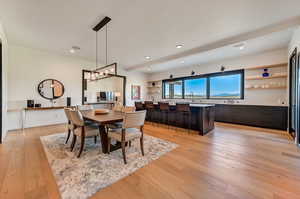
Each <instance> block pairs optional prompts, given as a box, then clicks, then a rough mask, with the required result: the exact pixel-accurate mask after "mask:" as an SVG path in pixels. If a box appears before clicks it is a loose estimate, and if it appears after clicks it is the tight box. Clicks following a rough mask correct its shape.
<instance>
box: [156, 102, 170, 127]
mask: <svg viewBox="0 0 300 199" xmlns="http://www.w3.org/2000/svg"><path fill="white" fill-rule="evenodd" d="M158 105H159V111H160V115H161V120H160V121H161V123H163V124H167V126H168V128H170V120H169V113H170V106H169V103H168V102H158Z"/></svg>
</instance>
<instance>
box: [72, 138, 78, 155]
mask: <svg viewBox="0 0 300 199" xmlns="http://www.w3.org/2000/svg"><path fill="white" fill-rule="evenodd" d="M76 138H77V136H76V135H75V134H73V139H72V144H71V152H72V151H73V149H74V147H75V144H76Z"/></svg>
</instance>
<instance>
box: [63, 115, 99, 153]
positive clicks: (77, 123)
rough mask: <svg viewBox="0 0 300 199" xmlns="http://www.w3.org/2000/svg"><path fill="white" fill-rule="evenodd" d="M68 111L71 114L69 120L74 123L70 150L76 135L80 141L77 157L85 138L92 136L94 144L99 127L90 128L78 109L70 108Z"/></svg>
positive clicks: (74, 142) (72, 147)
mask: <svg viewBox="0 0 300 199" xmlns="http://www.w3.org/2000/svg"><path fill="white" fill-rule="evenodd" d="M69 113H70V116H71V122H72V124H73V125H74V130H73V135H74V136H73V140H72V144H71V151H73V149H74V146H75V144H76V140H77V137H80V138H81V143H80V149H79V153H78V155H77V157H78V158H79V157H80V155H81V153H82V151H83V148H84V143H85V138H94V140H95V144H96V142H97V136H98V135H99V129H96V128H92V127H90V126H88V125H86V124H85V122H84V120H83V117H82V115H81V113H80V111H78V110H71V111H69Z"/></svg>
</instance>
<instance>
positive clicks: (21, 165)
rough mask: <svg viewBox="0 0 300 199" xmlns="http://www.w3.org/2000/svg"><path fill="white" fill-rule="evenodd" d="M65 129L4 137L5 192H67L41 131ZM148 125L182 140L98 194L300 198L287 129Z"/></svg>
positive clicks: (299, 154)
mask: <svg viewBox="0 0 300 199" xmlns="http://www.w3.org/2000/svg"><path fill="white" fill-rule="evenodd" d="M64 130H65V129H64V125H56V126H47V127H39V128H31V129H26V130H25V131H24V132H22V131H14V132H10V133H9V134H8V136H7V138H6V140H5V142H4V144H2V145H0V198H1V199H6V198H9V199H22V198H37V199H43V198H51V199H53V198H60V196H59V192H58V188H57V185H56V182H55V179H54V177H53V175H52V172H51V168H50V166H49V165H48V162H47V159H46V156H45V153H44V151H43V148H42V145H41V143H40V140H39V136H42V135H48V134H53V133H59V132H64ZM145 132H146V133H147V134H150V135H152V136H156V137H159V138H162V139H166V140H169V141H172V142H175V143H177V144H179V145H180V146H179V147H178V148H177V149H175V150H174V151H172V152H170V153H168V154H166V155H164V156H162V157H161V158H160V159H158V160H155V161H153V162H152V163H151V164H149V165H147V166H146V167H144V168H142V169H139V170H138V171H137V172H135V173H133V174H132V175H130V176H128V177H126V178H124V179H122V180H120V181H118V182H117V183H115V184H113V185H112V186H109V187H107V188H105V189H103V190H102V191H100V192H98V193H97V194H95V196H94V197H93V198H99V199H100V198H101V199H102V198H103V199H104V198H105V199H120V198H127V199H128V198H130V199H134V198H139V199H141V198H149V199H158V198H164V199H171V198H179V199H190V198H205V199H206V198H207V199H219V198H222V199H225V198H226V199H231V198H232V199H237V198H241V199H248V198H249V199H250V198H251V199H252V198H264V199H268V198H273V199H293V198H300V150H299V149H298V148H296V146H295V145H294V144H292V141H291V140H290V139H289V137H288V135H287V134H286V132H282V131H274V130H266V129H259V128H252V127H245V126H239V125H229V124H222V123H217V124H216V129H215V130H214V131H213V132H212V133H210V134H208V135H206V136H204V137H202V136H198V135H196V134H193V133H188V132H187V131H183V130H179V131H175V130H172V129H171V130H169V129H167V128H166V127H157V126H152V125H146V126H145Z"/></svg>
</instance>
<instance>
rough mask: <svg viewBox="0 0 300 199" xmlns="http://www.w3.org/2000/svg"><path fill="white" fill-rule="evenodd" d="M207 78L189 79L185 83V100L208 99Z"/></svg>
mask: <svg viewBox="0 0 300 199" xmlns="http://www.w3.org/2000/svg"><path fill="white" fill-rule="evenodd" d="M206 80H207V79H206V78H195V79H187V80H185V81H184V98H185V99H193V98H206V97H207V95H206Z"/></svg>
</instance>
